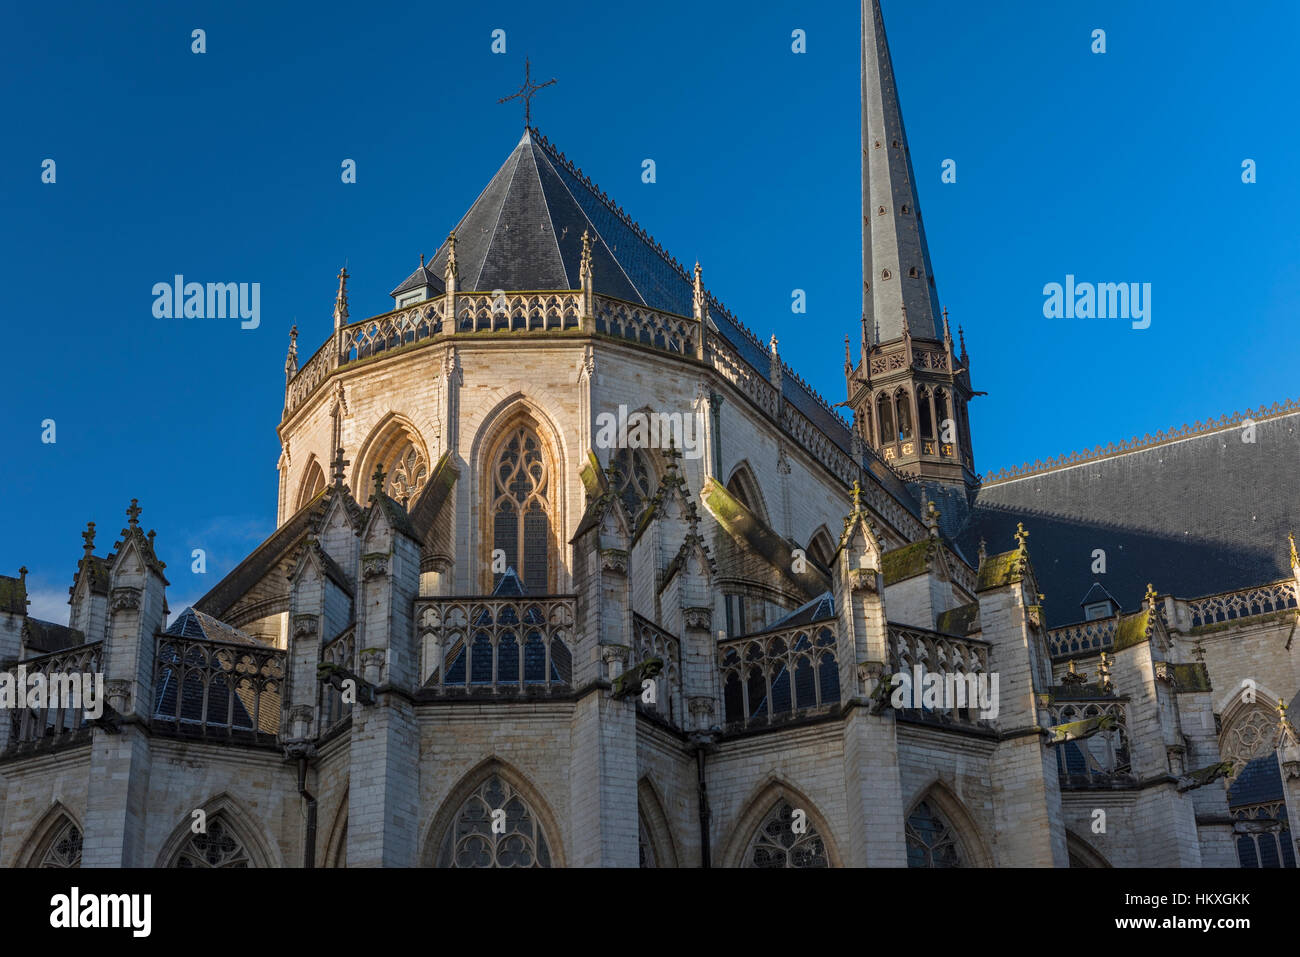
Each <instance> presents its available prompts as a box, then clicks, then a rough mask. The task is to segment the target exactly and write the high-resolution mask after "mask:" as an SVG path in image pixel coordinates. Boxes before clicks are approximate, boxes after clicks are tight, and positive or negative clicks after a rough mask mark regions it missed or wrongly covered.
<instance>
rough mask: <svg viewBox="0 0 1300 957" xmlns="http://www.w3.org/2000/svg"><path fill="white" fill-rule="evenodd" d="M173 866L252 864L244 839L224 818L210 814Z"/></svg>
mask: <svg viewBox="0 0 1300 957" xmlns="http://www.w3.org/2000/svg"><path fill="white" fill-rule="evenodd" d="M172 866H173V867H200V868H201V867H252V866H253V864H252V861H251V860H250V859H249V856H248V851H246V850H245V849H244V844H243V842H242V841H241V840H240V839H239V837H238V835H236V834H235V832H234V831H233V830H232V829H231V828H230V825H228V824H227V823H226V822H225V820H224V819H223V818H220V817H215V818H211V819H209V820H208V822H207V827H206V828H205V829H204V833H202V834H191V835H190V837H189V839H188V840H186V842H185V844H184V846H183V847H182V848H181V849H180V852H179V853H178V854H177V856H176V863H175V864H173V865H172Z"/></svg>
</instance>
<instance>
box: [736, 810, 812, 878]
mask: <svg viewBox="0 0 1300 957" xmlns="http://www.w3.org/2000/svg"><path fill="white" fill-rule="evenodd" d="M744 866H745V867H763V868H780V867H812V868H821V867H830V861H829V859H828V858H827V856H826V842H825V841H824V840H823V839H822V836H821V834H819V833H818V831H817V828H816V827H815V826H814V825H813V823H812V821H811V820H809V819H808V816H807V812H801V814H800V817H799V819H798V821H797V822H796V819H795V809H794V808H793V807H792V806H791V805H790V802H789V801H779V802H777V804H776V805H775V806H773V808H772V810H770V811H768V813H767V817H765V818H763V823H762V824H760V825H759V828H758V832H757V833H756V834H755V835H754V837H753V839H752V840H751V841H750V842H749V849H748V850H747V851H746V852H745V865H744Z"/></svg>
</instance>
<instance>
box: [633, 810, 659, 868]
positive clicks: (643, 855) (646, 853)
mask: <svg viewBox="0 0 1300 957" xmlns="http://www.w3.org/2000/svg"><path fill="white" fill-rule="evenodd" d="M636 843H637V850H638V853H639V856H640V866H641V867H658V866H659V865H658V864H656V863H655V845H654V841H652V840H650V828H648V827H646V823H645V815H643V814H639V813H638V814H637V816H636Z"/></svg>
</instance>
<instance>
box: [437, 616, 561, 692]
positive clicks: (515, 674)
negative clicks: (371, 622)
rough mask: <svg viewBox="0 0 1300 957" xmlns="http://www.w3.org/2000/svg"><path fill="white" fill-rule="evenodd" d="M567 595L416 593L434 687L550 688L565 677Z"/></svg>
mask: <svg viewBox="0 0 1300 957" xmlns="http://www.w3.org/2000/svg"><path fill="white" fill-rule="evenodd" d="M574 609H575V599H574V597H573V596H572V595H558V596H547V597H542V598H486V597H480V598H421V599H419V600H417V601H416V604H415V620H416V623H417V627H418V629H419V634H420V637H421V642H422V644H423V646H424V648H425V649H426V656H427V657H426V660H428V661H429V662H430V663H431V664H432V674H431V676H430V677H429V679H428V680H427V681H426V682H425V685H424V687H425V690H426V691H431V692H435V693H437V694H444V695H455V694H511V693H514V694H550V693H554V692H556V691H566V690H568V689H569V688H570V687H571V685H572V681H573V640H574V633H573V623H574Z"/></svg>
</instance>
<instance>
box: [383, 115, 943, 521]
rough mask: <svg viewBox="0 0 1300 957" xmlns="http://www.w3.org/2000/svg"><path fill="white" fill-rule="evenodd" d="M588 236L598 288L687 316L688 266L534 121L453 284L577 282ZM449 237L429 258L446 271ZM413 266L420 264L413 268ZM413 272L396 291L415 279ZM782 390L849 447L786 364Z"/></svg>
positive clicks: (573, 285) (756, 351) (885, 473)
mask: <svg viewBox="0 0 1300 957" xmlns="http://www.w3.org/2000/svg"><path fill="white" fill-rule="evenodd" d="M584 231H587V232H590V234H591V238H592V281H593V283H594V285H595V288H596V291H597V292H599V293H602V294H603V295H607V296H612V297H614V298H617V299H623V300H626V301H628V302H635V303H641V304H643V305H646V306H649V307H650V308H652V309H657V310H660V311H663V312H669V313H673V314H675V315H679V316H690V315H691V314H692V312H693V302H694V282H693V279H692V277H691V276H690V275H689V274H688V273H687V271H686V269H685V268H684V267H683V266H682V265H681V264H680V263H679V262H677V261H676V260H675V259H673V258H672V257H670V256H669V255H668V253H667V252H666V251H665V250H664V249H663V248H662V247H661V246H660V245H659V244H658V243H656V242H655V241H654V240H653V239H652V238H651V237H650V236H649V235H647V234H646V232H645V231H644V230H643V229H641V228H640V227H639V226H638V225H636V223H634V222H633V221H632V220H631V218H630V217H629V216H628V215H627V214H626V213H625V212H624V211H623V210H622V209H621V208H620V207H618V206H616V205H615V204H614V203H613V201H612V200H611V199H610V198H609V197H608V196H606V195H605V194H604V193H603V192H602V191H601V190H600V189H599V188H598V187H597V186H596V185H595V184H594V183H592V182H591V180H589V179H588V178H587V177H586V176H585V175H583V174H582V173H581V172H580V171H579V170H578V169H577V167H576V166H574V165H573V164H572V163H570V162H569V161H568V160H567V159H566V158H565V157H564V155H563V154H562V153H560V152H559V151H558V150H557V149H555V147H554V146H552V145H551V144H550V143H549V142H548V141H547V140H546V138H545V137H543V136H542V135H541V134H540V133H538V132H537V131H536V130H527V131H525V133H524V136H523V138H522V139H521V140H520V141H519V143H518V144H517V145H516V146H515V148H514V150H513V151H512V152H511V153H510V156H509V157H507V159H506V161H505V163H504V164H503V165H502V166H501V168H500V169H499V170H497V173H496V175H495V176H493V177H492V180H491V181H490V182H489V183H488V185H487V188H485V189H484V190H483V192H482V193H481V194H479V197H478V199H476V200H475V201H474V204H473V205H472V206H471V207H470V208H469V211H468V212H467V213H465V215H464V216H463V217H461V220H460V222H459V223H457V225H456V230H455V233H456V264H457V273H458V277H459V288H460V289H463V290H466V291H481V292H482V291H485V292H491V291H492V290H495V289H503V290H544V289H577V288H578V287H579V285H580V278H579V268H580V264H581V259H582V234H583V232H584ZM446 264H447V244H446V243H445V242H444V243H443V244H442V246H441V247H439V249H438V251H437V253H435V254H434V257H433V259H431V260H430V261H429V264H428V271H429V272H430V273H432V274H433V275H435V276H442V275H443V273H444V272H445V269H446ZM417 273H418V270H417ZM415 280H419V281H420V282H421V283H422V282H423V279H422V276H421V275H413V276H412V277H411V278H409V279H408V280H406V281H405V282H403V283H402V285H401V286H399V287H398V290H395V291H394V294H396V292H398V291H401V290H404V289H406V288H411V287H412V283H413V281H415ZM706 295H707V299H708V309H709V315H710V318H711V319H712V322H713V325H714V327H715V328H716V329H717V331H718V333H719V334H720V335H721V336H722V337H723V338H724V339H725V340H726V341H727V342H729V343H730V344H731V346H732V347H733V348H734V349H736V350H737V351H738V352H739V353H740V355H741V356H742V357H743V358H744V359H745V361H746V362H748V363H749V364H750V365H751V366H752V367H753V368H754V369H755V370H756V371H757V372H758V374H759V375H761V376H763V377H764V378H767V377H768V373H769V367H770V358H769V353H768V349H767V346H765V345H764V344H763V343H762V342H760V341H759V340H758V338H757V337H756V336H755V335H754V334H753V332H751V331H750V330H749V329H747V328H745V327H744V326H743V325H742V324H741V323H740V322H739V321H738V320H737V319H736V318H735V317H734V316H733V315H732V314H731V313H730V312H729V311H728V310H727V309H726V307H724V306H723V305H722V304H721V303H720V302H719V301H718V300H717V299H716V298H715V297H713V295H712V294H706ZM783 369H784V371H783V374H782V394H783V395H784V397H785V398H786V400H787V401H789V402H790V404H791V405H792V406H794V408H795V409H797V410H798V411H799V412H801V413H802V414H803V415H804V416H806V417H807V418H808V419H810V420H811V421H812V422H813V423H814V424H815V425H816V426H817V427H818V428H819V429H821V430H822V432H824V433H825V434H826V435H827V436H828V437H829V438H830V439H831V441H832V442H834V443H835V444H836V445H837V446H838V447H839V448H840V450H841V451H843V452H846V453H849V454H852V448H853V447H852V439H851V431H850V426H849V424H848V423H847V422H846V421H845V420H844V419H842V418H841V417H840V415H839V414H838V413H837V412H835V411H834V410H833V409H832V408H831V407H830V405H829V403H827V402H826V400H825V399H823V398H822V397H820V396H818V395H817V394H816V393H815V392H814V391H813V390H812V388H811V387H810V386H809V385H808V384H807V383H806V382H804V381H803V379H801V378H800V377H799V376H798V375H797V374H796V373H795V372H794V370H792V369H790V367H789V366H784V365H783ZM864 454H865V455H867V456H868V458H869V460H871V462H872V464H873V466H874V467H873V468H871V469H870V470H869V474H870V475H871V480H873V481H875V482H877V483H878V484H880V485H881V486H882V487H883V488H885V489H886V490H887V491H888V492H889V493H890V494H891V495H892V496H893V497H894V498H895V499H897V500H898V501H899V503H900V504H902V505H903V506H904V507H905V508H906V509H907V510H908V511H909V512H911V513H912V514H913V515H915V516H917V517H920V509H919V505H918V504H917V501H916V498H915V496H913V495H912V494H911V493H910V492H909V491H908V489H907V485H906V483H905V482H904V481H903V480H902V479H900V478H899V477H898V476H897V475H895V474H894V473H893V472H892V471H890V470H889V469H888V468H886V467H885V466H884V465H883V463H881V462H880V461H879V460H876V459H875V456H874V453H873V452H871V451H870V450H865V452H864Z"/></svg>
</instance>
